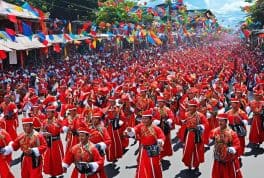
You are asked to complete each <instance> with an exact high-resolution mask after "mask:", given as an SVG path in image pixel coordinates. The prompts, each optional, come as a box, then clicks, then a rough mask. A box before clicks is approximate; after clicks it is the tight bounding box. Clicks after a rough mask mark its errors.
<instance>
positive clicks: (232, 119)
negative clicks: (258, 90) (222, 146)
mask: <svg viewBox="0 0 264 178" xmlns="http://www.w3.org/2000/svg"><path fill="white" fill-rule="evenodd" d="M226 113H227V114H228V120H229V125H230V126H231V128H232V129H233V130H236V132H237V134H238V138H239V141H240V150H239V151H238V155H239V156H241V155H243V154H244V151H245V137H246V126H245V122H246V123H247V121H248V116H247V114H246V113H245V112H244V111H243V110H241V109H240V108H239V109H238V110H237V111H235V110H233V109H230V110H229V111H227V112H226ZM238 127H239V128H238Z"/></svg>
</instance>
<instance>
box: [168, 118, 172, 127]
mask: <svg viewBox="0 0 264 178" xmlns="http://www.w3.org/2000/svg"><path fill="white" fill-rule="evenodd" d="M167 123H168V124H169V126H170V127H171V126H172V119H167Z"/></svg>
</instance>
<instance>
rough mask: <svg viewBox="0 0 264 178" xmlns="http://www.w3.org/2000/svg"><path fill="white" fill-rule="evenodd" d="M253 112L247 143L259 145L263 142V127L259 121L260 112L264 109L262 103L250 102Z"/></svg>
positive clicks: (263, 102)
mask: <svg viewBox="0 0 264 178" xmlns="http://www.w3.org/2000/svg"><path fill="white" fill-rule="evenodd" d="M250 107H251V110H252V112H253V118H252V123H251V128H250V133H249V142H250V143H254V144H261V143H262V142H263V141H264V125H263V122H264V121H263V119H261V115H260V114H261V111H262V110H263V109H264V101H256V100H254V101H252V102H251V103H250Z"/></svg>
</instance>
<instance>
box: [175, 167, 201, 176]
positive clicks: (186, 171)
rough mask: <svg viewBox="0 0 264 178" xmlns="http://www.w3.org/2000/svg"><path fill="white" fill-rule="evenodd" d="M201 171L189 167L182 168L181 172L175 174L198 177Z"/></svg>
mask: <svg viewBox="0 0 264 178" xmlns="http://www.w3.org/2000/svg"><path fill="white" fill-rule="evenodd" d="M200 175H201V172H199V171H191V170H189V169H184V170H181V172H180V173H179V174H177V175H176V176H175V178H198V177H200Z"/></svg>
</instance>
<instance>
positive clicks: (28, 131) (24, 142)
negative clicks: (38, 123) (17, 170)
mask: <svg viewBox="0 0 264 178" xmlns="http://www.w3.org/2000/svg"><path fill="white" fill-rule="evenodd" d="M22 124H23V130H24V133H22V134H20V135H19V136H18V137H17V139H16V140H14V142H12V143H11V144H9V145H8V146H7V147H5V148H4V149H5V152H4V154H9V153H11V152H12V151H13V150H15V151H16V150H18V149H19V148H20V149H21V151H22V152H23V153H22V160H21V177H22V178H42V177H43V176H42V166H43V159H42V155H43V153H44V152H45V151H46V149H47V143H46V141H45V138H44V137H43V136H42V135H41V134H40V133H38V132H36V131H35V130H34V127H33V118H23V119H22Z"/></svg>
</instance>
